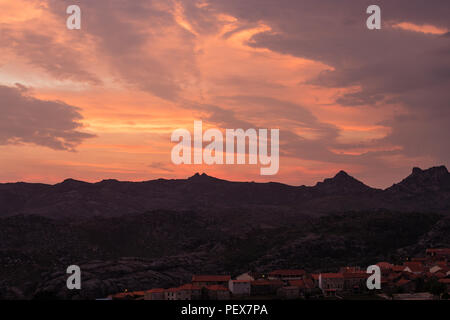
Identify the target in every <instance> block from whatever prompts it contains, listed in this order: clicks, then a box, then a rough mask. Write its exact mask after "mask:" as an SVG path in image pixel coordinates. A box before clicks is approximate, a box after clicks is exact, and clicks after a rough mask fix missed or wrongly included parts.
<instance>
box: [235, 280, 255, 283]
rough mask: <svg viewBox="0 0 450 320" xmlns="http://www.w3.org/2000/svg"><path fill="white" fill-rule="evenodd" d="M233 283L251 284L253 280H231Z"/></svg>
mask: <svg viewBox="0 0 450 320" xmlns="http://www.w3.org/2000/svg"><path fill="white" fill-rule="evenodd" d="M231 282H233V283H250V282H252V280H231Z"/></svg>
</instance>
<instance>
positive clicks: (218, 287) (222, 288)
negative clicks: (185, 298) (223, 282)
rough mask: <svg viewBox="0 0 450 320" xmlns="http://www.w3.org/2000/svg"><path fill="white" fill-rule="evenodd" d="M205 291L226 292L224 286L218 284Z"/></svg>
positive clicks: (208, 287)
mask: <svg viewBox="0 0 450 320" xmlns="http://www.w3.org/2000/svg"><path fill="white" fill-rule="evenodd" d="M206 289H208V290H210V291H228V289H227V288H225V287H224V286H220V285H218V284H215V285H212V286H207V287H206Z"/></svg>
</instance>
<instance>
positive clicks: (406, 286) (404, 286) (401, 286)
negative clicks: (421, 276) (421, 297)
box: [394, 278, 416, 292]
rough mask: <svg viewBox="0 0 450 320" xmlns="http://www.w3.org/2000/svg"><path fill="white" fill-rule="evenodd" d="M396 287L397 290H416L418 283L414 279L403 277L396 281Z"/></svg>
mask: <svg viewBox="0 0 450 320" xmlns="http://www.w3.org/2000/svg"><path fill="white" fill-rule="evenodd" d="M394 287H395V288H396V289H397V290H400V291H403V292H414V291H415V290H416V285H415V283H414V282H413V281H411V280H408V279H405V278H401V279H400V280H398V281H397V282H395V283H394Z"/></svg>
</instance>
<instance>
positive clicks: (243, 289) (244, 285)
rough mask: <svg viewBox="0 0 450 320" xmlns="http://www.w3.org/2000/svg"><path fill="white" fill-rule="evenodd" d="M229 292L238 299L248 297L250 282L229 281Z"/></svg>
mask: <svg viewBox="0 0 450 320" xmlns="http://www.w3.org/2000/svg"><path fill="white" fill-rule="evenodd" d="M228 289H229V290H230V292H231V293H232V294H233V295H235V296H239V297H244V296H249V295H250V292H251V281H250V280H230V281H229V282H228Z"/></svg>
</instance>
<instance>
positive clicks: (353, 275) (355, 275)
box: [344, 272, 369, 279]
mask: <svg viewBox="0 0 450 320" xmlns="http://www.w3.org/2000/svg"><path fill="white" fill-rule="evenodd" d="M368 277H369V274H367V273H366V272H346V273H344V278H345V279H356V278H359V279H365V278H368Z"/></svg>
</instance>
